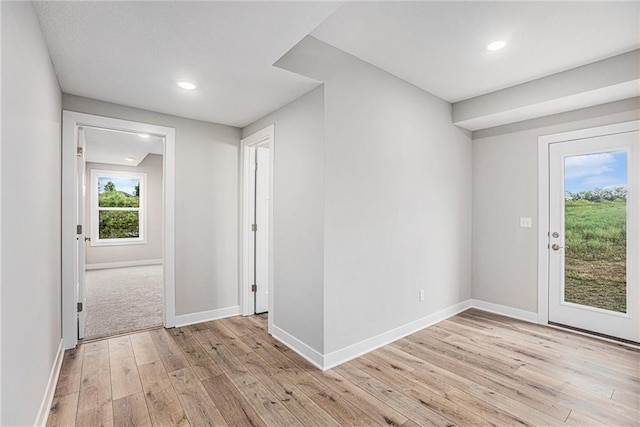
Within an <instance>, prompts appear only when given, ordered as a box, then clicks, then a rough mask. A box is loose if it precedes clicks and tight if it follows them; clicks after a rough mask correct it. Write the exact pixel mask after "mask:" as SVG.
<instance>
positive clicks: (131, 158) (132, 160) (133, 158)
mask: <svg viewBox="0 0 640 427" xmlns="http://www.w3.org/2000/svg"><path fill="white" fill-rule="evenodd" d="M124 159H125V160H126V161H127V162H135V161H136V158H135V157H131V156H128V157H125V158H124Z"/></svg>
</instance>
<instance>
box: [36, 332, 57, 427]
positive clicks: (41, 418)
mask: <svg viewBox="0 0 640 427" xmlns="http://www.w3.org/2000/svg"><path fill="white" fill-rule="evenodd" d="M63 357H64V345H63V341H62V340H60V345H58V352H57V353H56V358H55V360H54V361H53V366H52V367H51V373H50V374H49V382H47V388H46V390H45V392H44V396H43V397H42V403H41V404H40V410H39V411H38V418H37V419H36V422H35V424H34V425H36V426H42V427H44V426H46V425H47V419H48V418H49V409H50V408H51V404H52V403H53V395H54V394H55V393H56V385H57V384H58V376H59V375H60V368H61V367H62V359H63Z"/></svg>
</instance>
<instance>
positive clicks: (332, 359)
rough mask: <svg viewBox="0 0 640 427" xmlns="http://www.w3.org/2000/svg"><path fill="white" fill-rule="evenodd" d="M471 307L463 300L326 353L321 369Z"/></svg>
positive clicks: (364, 352)
mask: <svg viewBox="0 0 640 427" xmlns="http://www.w3.org/2000/svg"><path fill="white" fill-rule="evenodd" d="M470 307H471V300H466V301H462V302H459V303H457V304H454V305H452V306H450V307H447V308H444V309H442V310H440V311H436V312H435V313H432V314H430V315H428V316H425V317H423V318H420V319H418V320H414V321H413V322H409V323H407V324H405V325H402V326H399V327H397V328H394V329H391V330H390V331H387V332H383V333H381V334H379V335H376V336H374V337H371V338H367V339H365V340H362V341H360V342H359V343H355V344H352V345H350V346H348V347H345V348H342V349H340V350H336V351H333V352H331V353H329V354H325V355H324V357H323V363H322V368H321V369H322V370H323V371H326V370H328V369H331V368H333V367H335V366H338V365H340V364H342V363H345V362H348V361H349V360H352V359H355V358H356V357H360V356H362V355H363V354H366V353H369V352H370V351H373V350H375V349H377V348H380V347H382V346H385V345H387V344H389V343H392V342H394V341H397V340H399V339H400V338H404V337H406V336H407V335H411V334H413V333H414V332H417V331H419V330H421V329H424V328H427V327H429V326H431V325H434V324H436V323H438V322H441V321H443V320H445V319H448V318H449V317H451V316H455V315H456V314H458V313H460V312H462V311H464V310H466V309H468V308H470ZM274 336H275V335H274ZM292 350H294V351H295V352H297V353H299V354H302V353H301V351H303V349H298V348H293V347H292Z"/></svg>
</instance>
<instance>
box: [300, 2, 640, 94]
mask: <svg viewBox="0 0 640 427" xmlns="http://www.w3.org/2000/svg"><path fill="white" fill-rule="evenodd" d="M311 35H312V36H314V37H316V38H317V39H320V40H322V41H324V42H325V43H328V44H330V45H332V46H335V47H337V48H339V49H341V50H343V51H346V52H348V53H350V54H352V55H354V56H357V57H358V58H360V59H363V60H365V61H367V62H369V63H371V64H373V65H375V66H377V67H379V68H382V69H383V70H385V71H388V72H390V73H391V74H394V75H396V76H397V77H400V78H401V79H403V80H406V81H408V82H410V83H413V84H414V85H416V86H418V87H420V88H422V89H424V90H426V91H428V92H431V93H433V94H434V95H437V96H439V97H440V98H442V99H445V100H447V101H449V102H457V101H460V100H463V99H468V98H472V97H475V96H478V95H483V94H486V93H489V92H493V91H496V90H499V89H503V88H506V87H509V86H513V85H516V84H519V83H524V82H527V81H530V80H533V79H536V78H540V77H544V76H547V75H550V74H554V73H557V72H560V71H564V70H568V69H571V68H575V67H578V66H581V65H585V64H588V63H591V62H594V61H598V60H601V59H605V58H608V57H611V56H614V55H618V54H621V53H624V52H628V51H630V50H634V49H637V48H638V47H640V2H638V1H626V2H613V1H605V2H573V1H569V2H557V1H552V2H547V1H539V2H520V1H517V2H515V1H512V2H499V1H496V2H476V1H467V2H457V1H450V2H349V3H346V4H345V5H343V6H342V7H341V8H340V9H339V10H338V11H337V12H336V13H334V14H333V15H332V16H331V17H329V18H328V19H327V20H326V21H324V22H323V23H322V24H321V25H320V26H319V27H318V28H316V29H315V30H314V31H313V32H312V33H311ZM494 40H505V41H507V42H508V45H507V47H505V48H504V49H503V50H501V51H496V52H489V51H488V50H486V49H485V48H484V46H485V45H486V44H488V43H489V42H491V41H494Z"/></svg>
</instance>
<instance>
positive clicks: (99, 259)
mask: <svg viewBox="0 0 640 427" xmlns="http://www.w3.org/2000/svg"><path fill="white" fill-rule="evenodd" d="M92 169H97V170H109V171H126V172H134V173H146V174H147V192H146V222H145V224H146V242H145V243H144V244H135V245H113V246H112V245H109V246H91V245H90V244H89V243H87V244H86V256H85V261H86V263H87V264H93V265H95V264H102V263H114V262H127V261H142V260H158V259H162V156H161V155H158V154H149V155H147V157H145V158H144V160H143V161H141V162H140V164H139V165H138V166H135V167H132V166H121V165H111V164H104V163H91V162H87V164H86V174H85V185H86V187H85V188H87V200H86V208H87V209H86V214H85V215H86V216H85V218H86V221H85V228H86V235H87V236H91V232H92V229H91V193H90V191H91V188H92V187H91V170H92Z"/></svg>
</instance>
